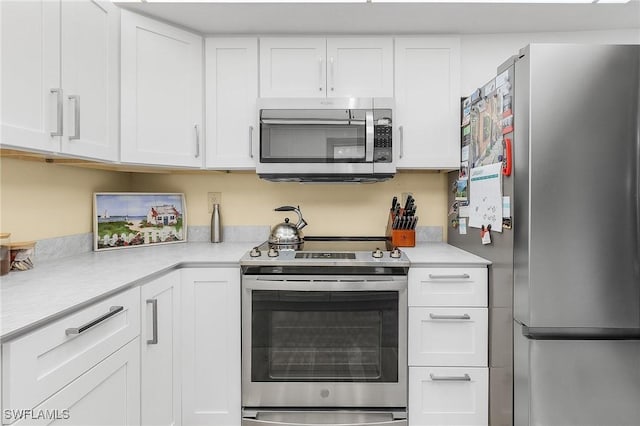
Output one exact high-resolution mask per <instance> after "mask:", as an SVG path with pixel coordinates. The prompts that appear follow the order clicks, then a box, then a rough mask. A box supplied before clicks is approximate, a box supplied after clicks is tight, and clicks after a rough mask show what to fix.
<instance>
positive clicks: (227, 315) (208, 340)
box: [180, 267, 241, 426]
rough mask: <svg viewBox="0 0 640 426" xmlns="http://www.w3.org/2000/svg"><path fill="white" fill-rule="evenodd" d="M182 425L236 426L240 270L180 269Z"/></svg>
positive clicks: (238, 403) (238, 387)
mask: <svg viewBox="0 0 640 426" xmlns="http://www.w3.org/2000/svg"><path fill="white" fill-rule="evenodd" d="M181 286H182V288H181V295H180V296H181V298H182V303H181V307H182V327H181V328H182V333H181V338H182V351H183V354H184V355H183V357H182V424H183V425H188V426H200V425H207V426H217V425H220V426H234V425H240V419H241V406H240V405H241V401H240V269H239V268H237V267H235V268H190V269H183V270H182V284H181Z"/></svg>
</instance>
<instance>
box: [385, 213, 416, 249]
mask: <svg viewBox="0 0 640 426" xmlns="http://www.w3.org/2000/svg"><path fill="white" fill-rule="evenodd" d="M400 213H401V214H402V209H400ZM394 219H395V215H394V214H393V213H389V220H388V221H387V230H386V232H385V235H386V236H387V239H389V240H390V242H391V245H392V246H393V247H415V246H416V230H415V229H393V228H392V225H393V221H394Z"/></svg>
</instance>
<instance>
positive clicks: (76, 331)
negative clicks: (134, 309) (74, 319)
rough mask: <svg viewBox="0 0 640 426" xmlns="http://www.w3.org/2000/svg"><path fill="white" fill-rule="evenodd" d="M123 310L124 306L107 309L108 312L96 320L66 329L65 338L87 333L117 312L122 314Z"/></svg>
mask: <svg viewBox="0 0 640 426" xmlns="http://www.w3.org/2000/svg"><path fill="white" fill-rule="evenodd" d="M123 310H124V306H112V307H110V308H109V312H107V313H106V314H104V315H102V316H99V317H98V318H96V319H94V320H92V321H89V322H88V323H86V324H84V325H81V326H80V327H71V328H67V329H66V330H65V331H64V334H66V335H67V336H70V335H76V334H81V333H84V332H85V331H87V330H88V329H90V328H91V327H94V326H96V325H98V324H100V323H101V322H102V321H104V320H107V319H109V318H111V317H112V316H114V315H115V314H117V313H118V312H122V311H123Z"/></svg>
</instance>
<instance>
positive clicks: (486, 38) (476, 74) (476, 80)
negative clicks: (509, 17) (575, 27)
mask: <svg viewBox="0 0 640 426" xmlns="http://www.w3.org/2000/svg"><path fill="white" fill-rule="evenodd" d="M530 43H593V44H609V43H612V44H640V28H638V29H630V30H611V31H582V32H561V33H506V34H468V35H465V34H463V35H461V37H460V44H461V49H460V51H461V67H462V70H461V73H460V78H461V80H462V81H461V85H460V89H461V91H462V93H461V96H463V97H464V96H468V95H469V94H471V92H473V91H474V90H475V89H477V88H478V87H481V86H483V85H484V84H485V83H486V82H487V81H489V80H490V79H491V78H493V77H495V75H496V70H497V68H498V66H499V65H500V64H502V63H503V62H504V61H505V60H507V59H509V58H510V57H511V56H513V55H515V54H517V53H518V51H519V50H520V49H521V48H523V47H525V46H526V45H527V44H530Z"/></svg>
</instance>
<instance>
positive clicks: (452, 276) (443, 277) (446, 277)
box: [429, 274, 471, 280]
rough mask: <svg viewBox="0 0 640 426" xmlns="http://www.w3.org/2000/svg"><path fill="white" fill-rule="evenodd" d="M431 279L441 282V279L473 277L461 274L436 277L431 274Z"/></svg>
mask: <svg viewBox="0 0 640 426" xmlns="http://www.w3.org/2000/svg"><path fill="white" fill-rule="evenodd" d="M429 278H431V279H432V280H441V279H465V280H466V279H469V278H471V276H470V275H469V274H459V275H435V274H429Z"/></svg>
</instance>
